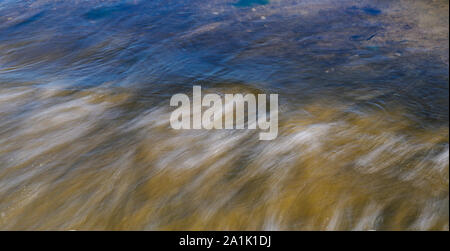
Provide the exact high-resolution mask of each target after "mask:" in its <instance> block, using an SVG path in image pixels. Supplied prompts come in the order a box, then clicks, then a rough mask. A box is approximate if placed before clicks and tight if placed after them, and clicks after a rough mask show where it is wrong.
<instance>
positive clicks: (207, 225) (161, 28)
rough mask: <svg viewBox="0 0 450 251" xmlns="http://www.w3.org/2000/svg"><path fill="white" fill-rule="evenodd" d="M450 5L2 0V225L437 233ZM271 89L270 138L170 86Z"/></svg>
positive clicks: (442, 224)
mask: <svg viewBox="0 0 450 251" xmlns="http://www.w3.org/2000/svg"><path fill="white" fill-rule="evenodd" d="M448 11H449V2H448V1H441V0H435V1H431V0H428V1H426V0H420V1H419V0H418V1H407V0H398V1H390V0H370V1H369V0H363V1H348V0H341V1H336V0H301V1H300V0H270V1H269V0H267V1H266V0H208V1H205V0H177V1H175V0H151V1H150V0H149V1H140V0H135V1H113V0H105V1H100V0H91V1H81V0H67V1H53V0H36V1H13V0H2V1H0V116H1V119H0V229H6V230H16V229H31V230H33V229H36V230H47V229H55V230H72V229H76V230H105V229H106V230H448V229H449V110H448V102H449V96H448V95H449V93H448V91H449V90H448V83H449V77H448V76H449V70H448V69H449V68H448V67H449V58H448V53H449V45H448V41H449V32H448V29H449V14H448ZM193 85H201V86H202V89H203V90H205V92H212V93H267V94H269V93H278V94H279V135H278V137H277V138H276V139H275V140H272V141H259V140H258V131H255V130H173V129H171V128H170V125H169V116H170V113H171V112H172V111H173V107H170V106H169V100H170V97H171V96H172V95H174V94H176V93H187V94H190V93H192V86H193Z"/></svg>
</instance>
